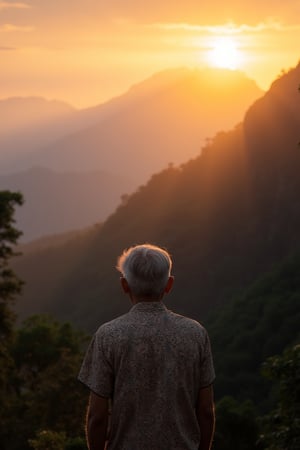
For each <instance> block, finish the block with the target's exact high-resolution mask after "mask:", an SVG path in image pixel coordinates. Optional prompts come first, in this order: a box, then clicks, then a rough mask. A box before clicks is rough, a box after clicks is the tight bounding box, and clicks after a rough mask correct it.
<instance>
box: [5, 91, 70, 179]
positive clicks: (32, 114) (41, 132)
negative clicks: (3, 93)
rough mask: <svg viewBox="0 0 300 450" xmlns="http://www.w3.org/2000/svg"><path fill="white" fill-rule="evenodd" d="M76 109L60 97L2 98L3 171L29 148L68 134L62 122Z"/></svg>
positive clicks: (65, 121)
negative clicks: (54, 98)
mask: <svg viewBox="0 0 300 450" xmlns="http://www.w3.org/2000/svg"><path fill="white" fill-rule="evenodd" d="M75 116H76V110H75V109H74V108H73V107H72V106H70V105H68V104H66V103H64V102H59V101H56V100H51V101H50V100H46V99H43V98H41V97H26V98H23V97H12V98H8V99H2V100H0V117H1V121H0V168H1V169H0V173H4V172H5V170H6V168H7V167H8V168H9V167H11V166H13V164H15V161H17V160H18V158H20V156H21V155H23V154H24V153H26V152H31V151H33V149H38V148H39V147H40V146H41V145H42V146H44V145H46V144H49V143H50V142H53V141H54V140H55V139H58V138H59V137H62V136H63V135H64V134H65V131H64V130H63V127H62V124H66V123H67V122H68V121H69V120H71V118H74V117H75Z"/></svg>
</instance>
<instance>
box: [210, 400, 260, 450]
mask: <svg viewBox="0 0 300 450" xmlns="http://www.w3.org/2000/svg"><path fill="white" fill-rule="evenodd" d="M256 416H257V411H256V409H255V407H254V405H253V403H252V402H250V401H249V400H248V401H245V402H243V403H239V402H237V401H236V400H235V399H234V398H232V397H228V396H227V397H223V398H222V399H221V400H220V401H219V402H218V403H217V405H216V432H215V438H214V445H213V448H214V450H233V449H234V450H254V449H255V448H257V446H256V443H257V440H258V425H257V421H256Z"/></svg>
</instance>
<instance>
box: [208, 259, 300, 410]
mask: <svg viewBox="0 0 300 450" xmlns="http://www.w3.org/2000/svg"><path fill="white" fill-rule="evenodd" d="M299 264H300V253H299V252H296V253H295V254H293V255H291V256H290V257H289V258H288V259H287V260H285V261H284V262H282V264H280V265H278V266H275V267H274V268H273V270H272V271H270V272H269V273H267V274H265V275H264V276H263V277H261V278H260V279H258V280H257V281H256V282H255V283H254V284H252V285H251V286H249V287H248V289H245V290H244V291H243V292H242V293H241V294H240V295H239V296H237V297H236V298H235V299H234V300H233V301H232V302H231V303H230V304H228V305H227V306H226V307H224V308H223V309H222V310H220V311H216V312H215V313H214V314H213V315H212V316H211V318H210V320H208V321H207V323H206V325H207V327H208V329H209V331H210V336H211V341H212V346H213V351H214V358H215V365H216V372H217V375H218V376H217V379H216V397H217V398H221V397H223V396H224V395H232V396H233V397H234V398H236V399H237V400H240V401H243V400H246V399H251V400H252V401H253V402H254V403H255V404H256V405H257V406H258V407H259V409H260V412H261V413H263V412H264V411H267V410H269V409H270V408H271V407H272V405H274V401H275V399H274V396H273V391H272V389H271V387H270V383H268V382H267V380H266V379H264V378H263V377H261V376H260V367H261V364H263V362H264V361H265V360H266V358H268V357H270V356H273V355H276V354H278V353H281V352H282V351H283V350H284V349H285V348H286V347H287V346H292V345H294V344H296V343H298V342H299V341H300V333H299V322H300V309H299V300H300V275H299Z"/></svg>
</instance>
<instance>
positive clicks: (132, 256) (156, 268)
mask: <svg viewBox="0 0 300 450" xmlns="http://www.w3.org/2000/svg"><path fill="white" fill-rule="evenodd" d="M116 268H117V269H118V270H119V272H121V273H122V275H123V277H124V278H126V280H127V283H128V285H129V287H130V290H131V292H132V294H133V295H135V296H136V297H138V298H142V297H144V298H150V299H155V298H159V297H160V296H161V295H162V294H163V292H164V289H165V287H166V285H167V282H168V279H169V277H170V274H171V269H172V260H171V257H170V255H169V253H168V252H167V251H166V250H163V249H162V248H160V247H157V246H155V245H151V244H143V245H136V246H134V247H131V248H129V249H127V250H124V252H123V253H122V255H121V256H119V258H118V263H117V266H116Z"/></svg>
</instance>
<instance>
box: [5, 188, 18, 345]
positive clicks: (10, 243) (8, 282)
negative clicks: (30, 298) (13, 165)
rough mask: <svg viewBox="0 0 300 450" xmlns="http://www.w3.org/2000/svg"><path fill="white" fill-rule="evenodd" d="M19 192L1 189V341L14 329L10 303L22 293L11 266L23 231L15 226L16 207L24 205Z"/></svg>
mask: <svg viewBox="0 0 300 450" xmlns="http://www.w3.org/2000/svg"><path fill="white" fill-rule="evenodd" d="M22 203H23V198H22V195H21V194H20V193H18V192H10V191H0V342H2V343H3V341H4V340H5V339H7V338H8V337H9V335H10V333H11V330H12V324H13V313H12V310H11V308H10V303H11V302H12V301H13V300H14V298H15V296H16V294H19V293H20V290H21V286H22V282H21V280H20V279H19V278H18V277H17V276H16V275H15V273H14V272H13V270H12V269H11V268H10V260H11V258H12V257H13V256H14V255H15V244H16V243H17V240H18V238H19V237H20V236H21V234H22V232H21V231H19V230H18V229H17V228H15V227H14V223H15V219H14V213H15V207H16V206H17V205H22Z"/></svg>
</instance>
